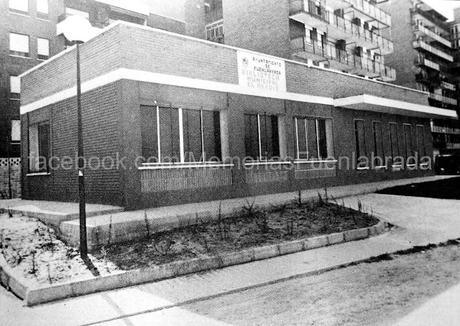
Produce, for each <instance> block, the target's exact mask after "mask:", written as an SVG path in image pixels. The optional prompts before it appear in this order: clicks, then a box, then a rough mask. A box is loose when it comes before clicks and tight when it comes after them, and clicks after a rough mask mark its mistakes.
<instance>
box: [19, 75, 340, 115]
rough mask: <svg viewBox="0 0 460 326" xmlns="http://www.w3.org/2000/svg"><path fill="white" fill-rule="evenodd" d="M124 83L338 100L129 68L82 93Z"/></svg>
mask: <svg viewBox="0 0 460 326" xmlns="http://www.w3.org/2000/svg"><path fill="white" fill-rule="evenodd" d="M122 79H126V80H134V81H139V82H146V83H156V84H162V85H171V86H178V87H188V88H195V89H204V90H211V91H217V92H224V93H227V92H229V93H237V94H243V95H251V96H260V97H268V98H276V99H281V100H292V101H298V102H304V103H317V104H325V105H333V103H334V99H332V98H328V97H321V96H314V95H307V94H297V93H290V92H269V91H261V90H257V89H250V88H247V87H243V86H240V85H238V84H229V83H222V82H216V81H210V80H202V79H195V78H189V77H182V76H174V75H167V74H160V73H154V72H149V71H142V70H133V69H126V68H120V69H117V70H114V71H111V72H109V73H107V74H105V75H102V76H99V77H96V78H94V79H91V80H89V81H86V82H83V83H82V85H81V91H82V94H83V93H86V92H88V91H91V90H93V89H96V88H99V87H102V86H104V85H107V84H111V83H114V82H117V81H119V80H122ZM76 94H77V88H76V86H74V87H71V88H68V89H65V90H63V91H60V92H58V93H55V94H53V95H50V96H48V97H45V98H43V99H41V100H38V101H36V102H33V103H29V104H26V105H23V106H21V114H25V113H28V112H32V111H34V110H37V109H39V108H42V107H45V106H47V105H50V104H53V103H57V102H60V101H63V100H65V99H68V98H71V97H74V96H76Z"/></svg>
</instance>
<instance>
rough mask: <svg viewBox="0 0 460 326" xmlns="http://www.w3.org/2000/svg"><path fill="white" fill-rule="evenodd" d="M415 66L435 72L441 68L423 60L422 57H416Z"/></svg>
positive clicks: (434, 63)
mask: <svg viewBox="0 0 460 326" xmlns="http://www.w3.org/2000/svg"><path fill="white" fill-rule="evenodd" d="M415 64H416V65H418V66H426V67H429V68H431V69H434V70H436V71H441V66H440V65H439V64H437V63H436V62H433V61H431V60H428V59H426V58H424V57H423V56H422V55H419V56H418V57H416V59H415Z"/></svg>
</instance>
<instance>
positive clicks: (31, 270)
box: [29, 250, 37, 275]
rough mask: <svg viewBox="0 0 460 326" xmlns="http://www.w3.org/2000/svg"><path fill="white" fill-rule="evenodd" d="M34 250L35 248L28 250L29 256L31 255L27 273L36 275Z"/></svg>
mask: <svg viewBox="0 0 460 326" xmlns="http://www.w3.org/2000/svg"><path fill="white" fill-rule="evenodd" d="M36 253H37V252H36V251H35V250H32V251H31V252H30V254H31V256H32V262H31V263H32V264H31V267H30V271H29V273H30V274H32V275H36V274H37V263H36V261H35V255H36Z"/></svg>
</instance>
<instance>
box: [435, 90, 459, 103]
mask: <svg viewBox="0 0 460 326" xmlns="http://www.w3.org/2000/svg"><path fill="white" fill-rule="evenodd" d="M429 96H430V98H432V99H434V100H436V101H438V102H442V103H447V104H451V105H457V100H456V99H454V98H450V97H447V96H443V95H441V94H435V93H430V95H429Z"/></svg>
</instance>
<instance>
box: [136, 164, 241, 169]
mask: <svg viewBox="0 0 460 326" xmlns="http://www.w3.org/2000/svg"><path fill="white" fill-rule="evenodd" d="M234 166H235V165H234V164H226V163H213V164H212V163H200V164H169V165H165V164H164V163H163V164H161V163H159V164H155V165H148V164H143V166H141V167H139V168H138V170H172V169H192V168H197V169H198V168H200V169H205V168H232V167H234Z"/></svg>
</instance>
